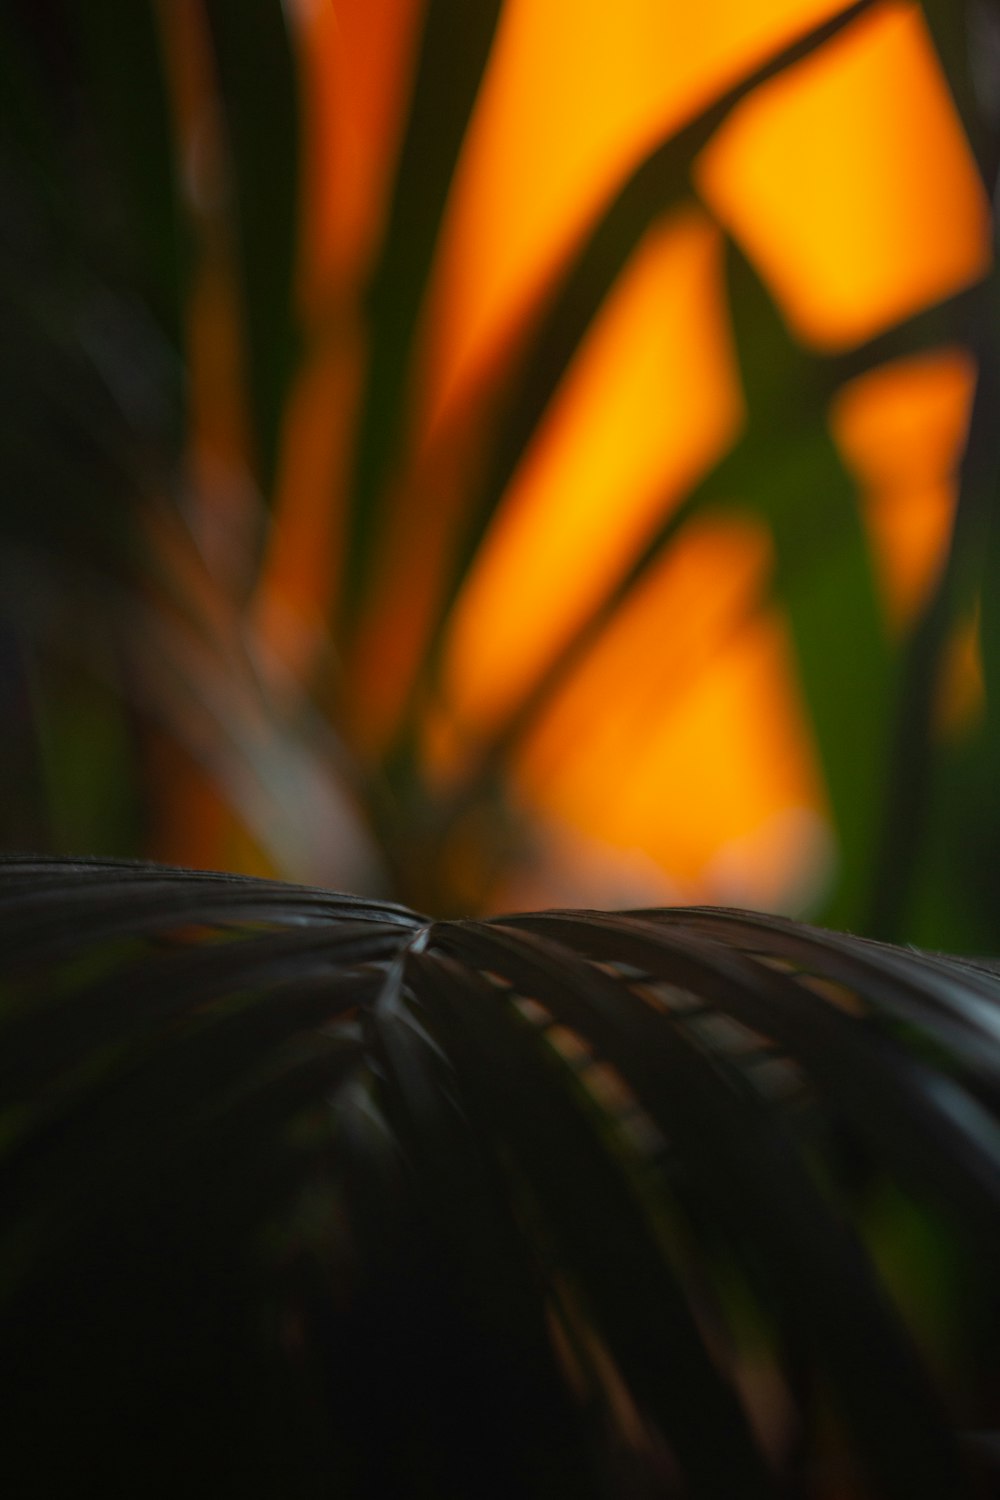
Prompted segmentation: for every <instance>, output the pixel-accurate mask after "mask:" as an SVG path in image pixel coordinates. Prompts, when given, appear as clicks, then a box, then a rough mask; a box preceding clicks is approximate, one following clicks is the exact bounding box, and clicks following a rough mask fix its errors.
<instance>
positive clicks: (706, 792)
mask: <svg viewBox="0 0 1000 1500" xmlns="http://www.w3.org/2000/svg"><path fill="white" fill-rule="evenodd" d="M770 565H771V550H770V543H769V541H768V538H767V534H766V531H765V530H764V529H763V528H762V527H760V526H759V525H757V524H756V523H753V522H751V521H749V520H747V519H745V518H742V517H735V516H734V517H718V518H716V519H714V520H704V521H700V522H697V523H693V524H691V525H689V527H688V528H686V530H685V531H684V532H683V533H682V535H681V536H680V537H679V538H678V541H677V542H676V543H675V544H674V546H673V547H672V548H671V550H670V552H669V554H668V555H667V556H666V557H665V558H664V560H663V562H662V563H661V565H660V566H659V567H658V569H657V570H656V572H655V574H654V576H653V577H651V578H650V579H649V580H648V582H647V583H646V584H645V585H644V586H643V587H642V589H641V590H639V591H638V593H637V594H636V595H635V596H634V597H633V598H632V599H630V601H629V602H628V605H627V606H626V607H625V609H623V611H622V612H621V615H620V616H619V618H618V619H617V620H616V621H615V622H614V624H613V626H612V627H611V628H610V629H609V630H608V632H607V633H606V635H605V637H604V638H603V639H602V640H601V641H600V642H599V644H598V646H597V647H596V648H595V650H594V651H593V652H592V653H591V655H590V658H589V659H588V660H587V662H586V663H585V664H584V666H583V667H582V669H581V670H580V671H578V672H577V673H576V674H575V676H574V679H573V680H572V682H571V683H570V684H569V686H568V687H567V688H566V689H565V690H564V691H563V692H562V693H561V694H560V696H559V698H558V700H557V701H556V702H555V703H554V704H553V706H552V708H551V710H550V711H549V712H548V713H547V714H546V716H545V719H544V721H543V722H542V724H541V725H540V726H539V728H538V730H537V732H536V733H535V734H534V735H533V736H532V739H531V741H530V742H529V743H528V745H527V746H526V747H525V750H524V752H523V754H522V756H521V757H520V762H519V765H518V767H517V784H518V787H519V789H520V793H521V795H522V796H523V797H524V798H525V800H526V801H527V802H528V803H529V804H530V805H533V806H538V807H540V808H542V809H544V811H545V812H546V813H547V814H548V815H549V816H555V817H557V818H559V819H561V820H563V821H565V822H566V823H567V824H568V825H570V827H572V828H573V829H574V830H576V831H577V832H579V833H581V834H583V835H585V836H587V837H589V838H594V839H599V840H603V841H605V842H607V843H608V844H609V845H611V846H613V847H614V848H616V849H619V850H627V851H638V852H639V853H641V854H644V855H646V856H648V857H650V858H652V859H653V860H654V861H655V862H656V864H657V865H658V866H659V868H660V869H661V870H662V871H663V872H664V873H665V875H666V876H667V877H668V878H669V879H670V880H671V881H673V882H674V883H675V884H676V885H677V886H678V887H679V888H680V889H681V890H682V891H683V892H684V893H685V899H689V900H694V899H730V898H733V899H735V896H734V890H735V889H736V887H737V886H738V887H739V889H740V891H741V896H740V899H745V900H748V901H749V900H753V899H759V900H761V901H777V900H778V899H779V897H780V895H781V893H782V892H784V897H785V899H787V898H788V891H787V890H786V889H785V886H786V885H787V882H788V881H789V880H794V879H798V878H799V877H800V876H802V874H803V871H804V869H805V868H806V867H807V866H808V865H809V864H810V863H811V862H812V860H813V858H814V855H815V852H816V839H817V837H822V827H823V825H822V822H821V815H822V810H823V806H824V802H823V794H822V790H821V787H820V783H819V777H818V773H817V771H816V767H815V758H814V754H813V749H812V746H811V743H810V740H809V735H808V732H807V730H806V727H805V722H804V718H803V714H802V710H801V708H800V705H799V703H798V701H797V698H796V693H795V689H794V687H793V683H794V675H793V669H792V665H791V661H790V653H789V648H788V643H787V639H786V633H785V630H784V628H783V626H782V624H781V622H780V620H779V619H778V617H777V616H776V615H775V614H774V612H773V611H762V610H761V608H760V603H759V600H760V596H761V591H762V589H763V587H764V583H765V580H766V577H767V574H768V571H769V569H770Z"/></svg>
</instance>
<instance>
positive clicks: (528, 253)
mask: <svg viewBox="0 0 1000 1500" xmlns="http://www.w3.org/2000/svg"><path fill="white" fill-rule="evenodd" d="M843 4H844V0H757V3H754V4H747V3H746V0H700V3H699V4H697V5H693V6H689V5H679V4H671V5H667V4H664V3H663V0H616V3H615V4H613V5H610V4H607V3H604V0H508V3H507V4H506V5H505V7H504V11H503V15H502V18H501V23H500V29H499V32H498V36H497V40H496V44H495V46H494V49H493V55H492V57H491V59H490V63H489V67H488V69H487V73H486V78H485V80H484V86H483V90H482V93H481V95H480V99H479V103H478V106H477V109H476V113H475V116H474V118H473V121H472V125H471V127H470V131H469V135H468V138H467V140H466V144H465V149H464V151H463V155H462V159H461V162H460V164H459V170H458V174H457V177H456V182H455V187H454V191H453V194H452V201H451V206H450V210H449V214H448V217H447V220H446V223H445V229H444V235H443V241H442V246H441V251H440V255H439V258H438V265H437V272H436V277H435V291H434V295H433V297H432V308H431V316H430V318H429V324H430V328H431V355H430V360H429V366H428V369H427V371H426V373H425V374H424V376H423V378H422V380H421V382H420V389H421V401H422V404H423V406H424V410H425V411H427V412H429V413H435V414H436V415H440V410H441V407H442V405H445V404H447V403H448V402H450V400H451V399H452V397H454V396H456V395H460V393H461V387H462V386H463V384H465V383H466V382H468V380H469V379H470V378H471V379H474V378H475V377H476V374H477V373H478V371H479V370H480V368H481V367H482V365H483V363H484V362H488V361H489V358H490V356H491V353H492V352H493V351H494V349H495V347H496V345H497V344H498V343H503V342H504V341H505V340H506V337H507V335H508V332H509V329H510V326H511V325H512V324H516V323H518V322H520V321H521V320H522V319H523V318H524V317H525V315H526V314H527V313H528V312H530V309H531V307H532V306H533V305H534V304H535V302H536V301H537V298H538V296H539V294H540V292H541V291H542V290H543V289H544V287H545V286H546V284H547V283H548V282H549V280H550V279H551V277H552V275H553V273H554V272H555V271H556V269H557V268H558V266H559V265H560V263H561V262H562V261H563V259H564V258H565V256H566V254H567V252H568V251H569V249H570V248H571V247H572V245H573V244H574V243H575V242H576V241H577V239H578V238H579V236H580V234H581V232H582V231H583V230H584V229H585V227H586V226H587V224H588V223H589V222H590V221H591V220H592V219H593V218H594V216H595V215H596V214H597V212H598V211H599V210H600V208H601V207H602V205H603V204H604V203H605V202H606V200H607V199H608V197H609V196H610V195H611V194H612V193H613V192H614V190H615V188H616V187H617V186H618V184H619V183H620V182H621V181H622V180H623V179H624V177H625V176H626V175H627V174H628V172H629V171H631V170H632V169H633V168H634V167H635V166H637V165H638V163H639V161H640V160H641V158H642V157H643V156H644V155H645V154H646V153H647V152H648V151H649V150H651V149H652V148H653V147H654V146H655V145H656V144H657V143H658V142H659V141H660V140H662V139H663V138H665V137H666V136H667V135H668V134H670V132H671V131H673V130H675V129H677V127H678V126H680V125H681V124H683V123H684V121H685V120H686V119H687V118H689V117H690V116H691V115H692V114H694V113H695V112H696V111H697V110H698V109H700V108H701V107H703V106H705V105H706V104H708V103H709V102H710V101H711V100H712V99H713V98H714V97H715V96H716V95H717V94H718V93H719V91H720V90H721V89H723V88H725V87H726V86H728V85H729V84H731V83H733V82H735V81H736V79H737V78H738V77H739V76H740V75H741V74H743V73H745V72H747V71H748V70H749V69H751V68H753V67H754V66H755V65H757V64H758V63H760V62H762V61H763V60H764V59H765V58H766V57H768V56H769V55H771V54H772V53H774V52H775V51H777V50H778V49H779V48H780V47H782V46H784V45H787V44H788V43H789V42H790V41H792V40H794V39H795V38H796V37H798V36H800V35H801V34H802V33H804V32H805V31H807V30H809V29H810V28H811V27H813V26H815V25H818V24H819V23H820V22H821V21H824V20H826V19H828V18H829V17H830V16H831V15H833V14H835V13H836V12H837V11H838V10H841V9H843Z"/></svg>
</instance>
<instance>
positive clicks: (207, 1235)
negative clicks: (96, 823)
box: [0, 859, 1000, 1500]
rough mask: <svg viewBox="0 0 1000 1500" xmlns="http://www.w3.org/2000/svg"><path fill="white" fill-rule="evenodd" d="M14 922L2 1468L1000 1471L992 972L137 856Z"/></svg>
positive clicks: (996, 1022) (455, 1483)
mask: <svg viewBox="0 0 1000 1500" xmlns="http://www.w3.org/2000/svg"><path fill="white" fill-rule="evenodd" d="M0 912H2V921H3V930H4V942H3V949H2V964H0V997H2V1006H3V1009H2V1016H3V1021H2V1027H3V1046H2V1049H0V1197H2V1201H3V1211H2V1216H0V1330H2V1332H0V1339H2V1344H3V1360H2V1369H3V1377H2V1378H3V1385H4V1389H3V1406H2V1410H3V1412H4V1418H5V1432H4V1442H3V1444H2V1445H0V1454H2V1460H0V1462H2V1465H3V1467H4V1469H5V1474H4V1477H5V1479H6V1480H7V1484H6V1493H9V1494H12V1495H18V1496H21V1495H44V1496H47V1497H48V1496H55V1495H82V1494H101V1495H116V1494H122V1495H124V1494H126V1493H128V1494H134V1493H143V1494H160V1493H163V1494H170V1495H176V1494H179V1493H192V1492H194V1493H202V1492H204V1493H209V1492H211V1493H213V1494H230V1493H236V1492H237V1491H239V1492H241V1493H245V1494H261V1495H268V1496H271V1495H279V1494H280V1495H295V1496H298V1495H304V1496H308V1495H314V1494H315V1495H330V1494H346V1495H352V1496H355V1495H358V1496H377V1495H415V1496H423V1495H427V1496H432V1495H433V1496H449V1495H452V1496H461V1497H467V1496H497V1497H501V1496H503V1497H507V1496H514V1495H517V1496H521V1495H526V1496H551V1495H564V1494H565V1495H574V1496H576V1495H580V1496H587V1495H593V1496H613V1497H615V1500H618V1497H629V1496H660V1495H663V1496H673V1495H685V1496H686V1495H690V1496H718V1497H723V1496H725V1497H729V1496H733V1495H737V1494H738V1495H740V1496H744V1495H747V1496H751V1495H761V1496H763V1495H775V1496H823V1497H826V1496H830V1495H833V1494H838V1495H844V1494H850V1495H865V1496H867V1495H879V1496H896V1497H900V1500H902V1497H904V1496H905V1497H914V1496H917V1497H920V1496H926V1497H928V1500H931V1497H934V1500H939V1497H943V1496H949V1497H951V1496H961V1495H970V1496H974V1495H978V1494H988V1493H993V1492H994V1491H993V1490H992V1489H991V1488H990V1482H991V1481H990V1474H989V1465H988V1459H989V1454H990V1452H991V1449H992V1447H993V1446H994V1444H993V1433H994V1430H995V1429H996V1427H997V1426H998V1425H1000V1424H998V1421H997V1410H996V1400H997V1391H998V1389H1000V1360H998V1357H997V1332H998V1313H1000V1297H998V1293H997V1278H996V1274H995V1272H996V1266H997V1263H998V1257H1000V1007H998V1003H997V1002H998V1000H1000V976H997V974H995V973H994V972H993V971H992V970H991V968H990V966H989V965H988V964H987V963H979V962H976V961H964V960H954V959H945V958H941V957H938V956H933V955H925V954H918V953H915V952H913V951H909V950H906V951H904V950H901V949H894V948H889V947H886V946H884V945H880V944H875V943H871V942H867V941H864V940H861V939H857V938H852V937H846V936H842V935H838V934H834V933H829V932H824V931H822V930H820V929H817V928H809V927H805V926H801V925H796V924H794V923H791V922H787V921H784V920H781V919H775V918H771V917H763V916H759V915H755V914H751V913H741V912H729V911H716V910H680V909H678V910H669V911H647V912H635V913H630V914H622V915H608V914H605V913H598V912H544V913H538V914H533V915H526V916H519V917H511V918H503V919H498V920H496V921H491V922H444V923H434V922H428V921H425V920H424V919H422V918H419V917H417V916H414V915H413V914H411V913H409V912H407V911H405V910H404V909H403V908H400V907H398V906H393V905H389V904H382V903H379V902H374V901H368V900H360V899H358V898H355V897H351V896H343V895H340V894H337V893H333V892H328V891H322V890H316V889H311V888H306V887H296V886H286V885H280V884H277V883H274V882H267V881H257V880H250V879H246V878H240V877H235V876H224V875H210V874H200V873H199V874H195V873H191V872H187V871H178V870H171V869H165V868H162V867H158V866H144V865H129V864H125V863H121V862H113V861H59V860H51V859H43V860H36V859H10V860H7V861H5V862H4V863H3V864H2V865H0ZM984 1455H985V1458H984ZM994 1483H995V1480H994Z"/></svg>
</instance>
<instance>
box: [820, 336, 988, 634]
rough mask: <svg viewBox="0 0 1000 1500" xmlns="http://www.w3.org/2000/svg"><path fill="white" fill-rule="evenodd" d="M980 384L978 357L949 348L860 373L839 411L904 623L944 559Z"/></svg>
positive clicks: (842, 443)
mask: <svg viewBox="0 0 1000 1500" xmlns="http://www.w3.org/2000/svg"><path fill="white" fill-rule="evenodd" d="M974 384H975V364H974V361H973V360H972V358H971V357H970V356H969V355H968V354H965V353H963V352H962V351H961V350H958V349H949V350H942V351H941V352H939V353H935V354H925V355H920V356H918V357H915V358H910V359H902V360H896V361H894V362H893V363H892V364H890V365H885V366H883V367H882V368H881V369H878V370H874V371H872V372H871V373H869V374H866V375H862V376H859V377H858V379H856V380H853V381H851V382H850V384H849V385H847V386H846V387H845V388H844V389H843V390H842V391H840V393H839V394H838V396H837V398H836V400H835V402H834V403H833V406H832V408H831V412H830V425H831V428H832V430H833V435H834V438H835V439H836V442H837V444H838V446H839V448H840V450H841V452H842V454H843V456H844V459H845V461H846V463H847V464H848V466H849V468H850V469H851V470H852V472H853V473H854V474H855V475H856V476H857V478H858V480H859V481H860V483H861V486H862V503H863V509H864V515H865V520H866V523H867V525H868V528H869V532H870V535H871V538H872V542H873V544H874V552H875V559H876V564H877V566H878V569H879V572H880V574H881V578H882V584H883V589H884V593H885V596H886V601H887V605H888V609H889V615H890V618H891V619H892V620H893V621H894V622H895V623H896V624H897V625H903V624H906V623H907V622H908V621H910V620H911V619H912V618H913V616H914V615H915V614H916V612H917V611H918V609H919V608H920V606H921V605H922V604H923V602H924V601H925V600H926V598H927V595H928V592H929V590H930V589H931V587H932V586H933V583H934V580H935V578H936V577H937V574H938V571H939V569H940V567H941V565H942V562H943V560H944V555H945V551H946V548H947V545H948V538H949V536H950V533H951V524H952V517H953V514H954V509H955V499H956V475H957V470H958V465H959V462H960V460H961V456H962V450H963V448H964V444H965V434H966V430H967V428H968V422H969V411H970V407H971V404H972V394H973V388H974Z"/></svg>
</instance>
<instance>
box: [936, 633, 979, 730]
mask: <svg viewBox="0 0 1000 1500" xmlns="http://www.w3.org/2000/svg"><path fill="white" fill-rule="evenodd" d="M985 709H986V683H985V680H984V678H983V652H982V640H981V637H980V633H979V611H978V610H977V611H976V612H975V613H974V614H973V615H972V616H971V617H970V618H969V619H967V620H963V621H961V622H960V623H959V625H958V626H957V628H956V629H955V631H954V633H953V635H952V638H951V640H950V641H949V642H948V645H947V648H946V650H945V652H944V655H943V658H942V660H941V663H940V670H939V673H938V680H937V683H936V691H935V696H934V706H933V714H934V717H933V725H934V730H935V733H936V734H937V735H938V737H939V738H940V739H942V740H945V741H955V740H962V739H964V738H965V737H966V736H967V735H968V734H969V733H970V732H971V731H972V730H973V729H974V728H975V727H976V726H977V725H978V724H979V722H980V720H981V719H982V717H983V713H984V711H985Z"/></svg>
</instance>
